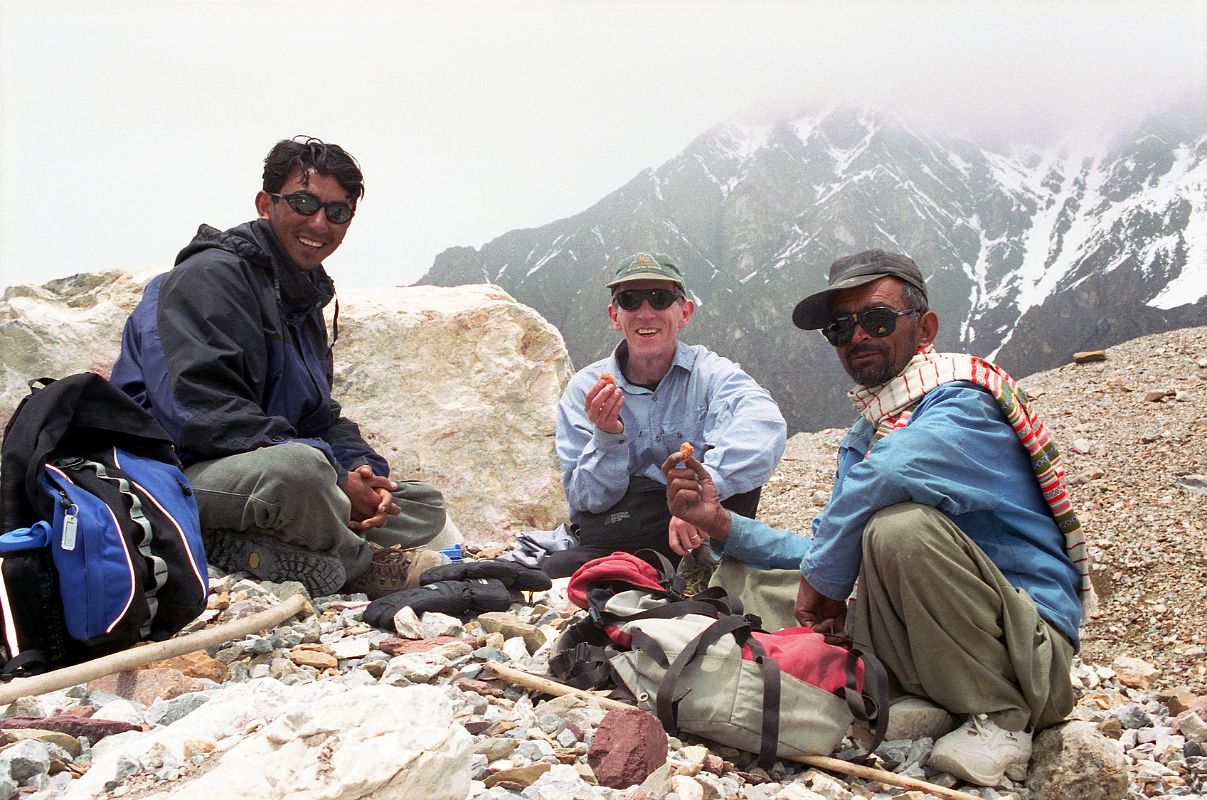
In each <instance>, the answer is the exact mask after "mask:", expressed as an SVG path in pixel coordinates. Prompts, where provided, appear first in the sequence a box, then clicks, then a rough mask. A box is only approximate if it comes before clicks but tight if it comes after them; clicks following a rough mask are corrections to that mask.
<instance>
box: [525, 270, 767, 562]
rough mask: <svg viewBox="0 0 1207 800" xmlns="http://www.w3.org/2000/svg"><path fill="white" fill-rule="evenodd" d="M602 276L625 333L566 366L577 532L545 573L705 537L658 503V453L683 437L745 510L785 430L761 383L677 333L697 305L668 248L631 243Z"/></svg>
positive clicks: (562, 416)
mask: <svg viewBox="0 0 1207 800" xmlns="http://www.w3.org/2000/svg"><path fill="white" fill-rule="evenodd" d="M606 286H607V288H608V289H609V290H610V291H611V293H612V297H611V302H610V303H609V304H608V318H609V319H610V320H611V322H612V327H613V328H614V329H615V330H618V331H620V332H621V334H622V335H623V336H624V340H623V341H621V342H620V344H618V345H617V347H616V349H615V350H614V351H613V352H612V354H611V355H610V356H608V357H607V358H604V359H601V360H600V361H597V362H595V363H594V364H591V365H590V366H588V367H586V368H584V369H582V370H580V371H579V372H578V373H577V374H576V375H575V376H574V377H573V378H571V380H570V383H569V385H568V386H567V387H566V391H565V393H564V394H563V395H562V399H561V403H560V404H559V407H558V418H557V453H558V457H559V459H560V460H561V464H562V482H563V484H564V485H565V489H566V499H567V501H568V502H569V505H570V517H571V520H573V521H574V522H575V523H576V525H577V527H578V537H579V544H578V546H577V547H572V548H570V549H569V550H562V551H559V552H556V553H554V554H552V555H551V556H550V557H549V558H548V559H547V560H546V561H545V562H544V563H543V564H542V569H544V570H545V572H546V573H548V574H549V576H550V577H564V576H567V575H570V574H572V573H573V572H574V570H575V569H577V568H578V567H579V566H581V565H583V564H585V563H586V562H587V561H590V560H591V559H594V558H599V557H601V556H605V555H608V554H610V553H612V552H615V551H624V552H633V551H635V550H639V549H642V548H652V549H654V550H658V551H660V552H662V553H663V554H664V555H666V556H667V557H668V558H670V559H671V560H672V561H673V562H676V563H677V562H678V560H679V558H680V557H681V556H683V555H686V554H687V553H689V552H691V551H693V550H695V549H696V548H698V547H700V546H701V545H702V544H705V543H706V542H707V540H708V537H707V535H705V534H704V533H703V532H701V531H699V530H698V529H697V528H696V527H695V526H693V525H690V524H689V523H687V522H685V521H683V520H681V519H677V518H674V517H672V516H671V514H670V512H669V511H668V510H667V505H666V478H665V476H664V475H663V474H662V470H661V468H660V467H661V464H662V462H663V461H664V460H665V459H666V458H667V456H668V455H670V454H671V453H672V452H675V451H677V450H679V448H680V445H682V444H683V443H689V444H691V445H692V447H693V449H694V452H695V456H696V458H697V459H699V461H700V463H702V464H703V465H704V468H705V469H706V470H708V472H709V474H710V475H711V476H712V478H713V481H714V482H715V483H716V485H717V490H718V493H719V495H720V497H721V499H722V500H723V501H724V503H725V506H726V507H727V508H731V509H734V510H735V511H738V513H742V514H743V515H749V516H753V515H754V513H755V510H756V509H757V508H758V499H759V492H760V489H761V487H762V486H763V484H764V483H766V482H767V479H768V478H770V477H771V473H772V472H773V471H774V470H775V467H776V465H777V464H778V463H779V460H780V457H781V456H782V455H783V453H784V444H785V441H786V438H787V425H786V424H785V423H784V417H783V415H782V414H781V413H780V410H779V407H778V406H777V405H776V404H775V400H773V399H772V398H771V395H770V394H769V393H768V392H767V390H766V389H764V388H763V387H762V386H759V385H758V384H757V383H756V382H755V381H754V379H753V378H751V377H750V376H749V375H747V374H746V373H745V372H743V371H742V369H741V368H740V367H739V366H738V365H737V364H735V363H734V362H732V361H730V360H729V359H727V358H723V357H721V356H719V355H717V354H716V353H714V352H712V351H710V350H708V349H707V348H705V347H703V346H701V345H687V344H684V343H682V342H680V341H679V338H678V337H679V331H680V330H682V329H683V328H684V327H685V326H686V325H687V323H688V321H690V320H691V317H692V314H693V312H694V311H695V308H696V306H695V304H694V303H693V302H692V301H691V300H690V299H689V298H688V296H687V289H686V286H685V284H684V280H683V273H682V271H681V270H680V269H679V268H678V267H677V266H676V265H675V264H674V262H673V261H672V260H671V258H670V257H669V256H667V255H665V254H663V253H651V252H645V253H636V254H634V255H631V256H629V257H628V258H625V259H624V260H622V261H621V262H620V265H619V266H618V267H617V269H616V274H615V276H614V277H613V279H612V280H611V281H609V282H608V283H607V284H606Z"/></svg>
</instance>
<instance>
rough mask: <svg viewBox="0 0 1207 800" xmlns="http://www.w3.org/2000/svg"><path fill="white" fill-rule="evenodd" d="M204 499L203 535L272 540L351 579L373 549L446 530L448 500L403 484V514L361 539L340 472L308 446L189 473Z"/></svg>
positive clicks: (399, 497)
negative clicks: (338, 567)
mask: <svg viewBox="0 0 1207 800" xmlns="http://www.w3.org/2000/svg"><path fill="white" fill-rule="evenodd" d="M185 474H186V475H187V476H188V478H189V481H190V483H192V485H193V492H194V494H195V495H196V498H197V510H198V512H199V515H200V517H201V528H202V531H203V532H204V531H208V530H215V529H225V530H237V531H245V532H249V533H257V534H262V535H266V536H272V537H275V538H278V539H280V540H281V541H283V542H288V543H289V544H292V545H295V546H298V547H303V548H305V549H307V550H312V551H314V552H319V553H329V554H331V555H335V556H338V557H339V559H340V561H341V562H342V563H343V565H344V571H345V573H346V574H347V575H348V578H349V579H352V578H355V577H357V576H359V575H360V574H361V573H363V572H364V571H365V570H367V569H368V568H369V563H370V561H371V560H372V552H371V550H370V548H369V542H370V541H371V542H373V543H374V544H379V545H383V546H389V545H392V544H400V545H402V546H403V547H418V546H419V545H423V544H427V543H428V542H430V541H431V540H432V539H434V538H436V536H437V534H439V533H440V532H441V530H442V529H443V528H444V525H445V512H444V498H443V496H442V495H441V494H440V491H439V490H438V489H436V487H434V486H431V485H430V484H427V483H422V482H420V481H396V483H397V484H398V489H397V490H396V491H395V492H394V502H396V503H397V504H398V507H399V508H401V509H402V513H400V514H398V515H396V516H391V517H389V518H388V519H387V521H386V525H385V526H384V527H381V528H374V529H372V530H370V531H367V532H366V533H365V535H363V536H362V535H361V534H358V533H356V532H355V531H353V530H352V529H351V528H349V527H348V520H349V519H351V517H352V504H351V502H350V501H349V500H348V497H347V495H345V494H344V492H343V490H341V489H340V488H339V486H338V484H336V481H335V469H334V468H333V467H332V466H331V465H330V464H329V463H328V462H327V459H326V457H324V456H323V454H322V453H321V452H320V451H318V450H316V449H315V448H313V447H310V446H309V445H304V444H300V443H298V442H287V443H285V444H281V445H276V446H274V447H263V448H260V449H258V450H252V451H250V452H247V453H239V454H238V455H233V456H227V457H225V458H219V459H215V460H213V461H203V462H200V463H198V464H193V465H192V466H190V467H188V468H187V469H185Z"/></svg>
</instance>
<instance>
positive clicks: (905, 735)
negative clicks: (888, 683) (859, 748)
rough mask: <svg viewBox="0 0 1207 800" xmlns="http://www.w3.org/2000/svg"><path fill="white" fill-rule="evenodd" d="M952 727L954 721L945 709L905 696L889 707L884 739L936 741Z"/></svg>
mask: <svg viewBox="0 0 1207 800" xmlns="http://www.w3.org/2000/svg"><path fill="white" fill-rule="evenodd" d="M954 726H955V719H953V718H952V716H951V713H950V712H948V711H947V709H945V708H939V707H938V706H937V705H935V704H934V703H932V702H930V701H929V700H923V699H922V698H921V697H913V696H906V697H902V698H901V699H899V700H896V701H894V702H893V703H891V704H890V705H889V709H888V728H887V729H886V730H885V732H884V739H885V741H892V740H893V739H921V738H923V737H928V738H931V739H938V738H939V737H940V736H942V735H943V734H945V733H948V732H949V731H951V729H952V728H953V727H954Z"/></svg>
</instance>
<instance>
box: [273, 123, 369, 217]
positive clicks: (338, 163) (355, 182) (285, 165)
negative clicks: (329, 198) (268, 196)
mask: <svg viewBox="0 0 1207 800" xmlns="http://www.w3.org/2000/svg"><path fill="white" fill-rule="evenodd" d="M295 167H297V168H300V169H301V170H302V172H303V180H305V172H306V170H307V168H312V169H313V170H314V171H315V172H317V173H318V174H320V175H330V176H331V177H332V178H335V180H336V181H337V182H338V183H339V185H340V186H341V187H343V189H344V191H346V192H347V193H348V196H349V197H350V198H352V205H353V206H354V207H355V206H356V201H357V200H359V199H360V198H362V197H364V196H365V176H364V175H362V174H361V171H360V165H359V164H357V163H356V159H355V158H353V157H352V156H351V155H349V154H348V152H347V151H346V150H344V148H342V147H340V146H339V145H338V144H327V143H326V142H324V141H323V140H322V139H316V138H314V137H313V136H295V137H293V138H292V139H282V140H281V141H279V142H277V143H276V144H275V145H273V148H272V149H271V150H269V151H268V155H267V156H265V158H264V191H266V192H279V191H281V189H282V187H284V186H285V181H286V180H287V179H288V178H289V173H290V172H292V171H293V169H294V168H295Z"/></svg>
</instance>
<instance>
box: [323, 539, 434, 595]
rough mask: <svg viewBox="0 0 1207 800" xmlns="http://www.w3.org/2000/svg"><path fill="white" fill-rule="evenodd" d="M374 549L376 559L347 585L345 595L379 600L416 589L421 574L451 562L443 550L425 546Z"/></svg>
mask: <svg viewBox="0 0 1207 800" xmlns="http://www.w3.org/2000/svg"><path fill="white" fill-rule="evenodd" d="M372 548H373V561H372V563H371V564H369V568H368V569H367V570H365V572H364V573H363V574H362V575H360V576H359V577H357V578H353V579H352V580H350V581H348V582H347V583H346V584H344V588H343V589H342V590H341V591H342V593H343V594H357V593H362V594H365V595H368V597H369V599H370V600H376V599H377V598H379V597H385V596H386V595H388V594H394V592H398V591H402V590H403V589H414V588H415V587H416V586H418V585H419V576H420V575H422V574H423V573H424V572H425V571H426V570H428V569H431V568H432V567H438V566H440V565H441V564H447V563H448V558H447V557H446V556H445V555H444V554H443V553H438V552H436V551H435V550H426V549H424V548H422V547H416V548H412V549H410V550H403V549H402V546H401V545H397V544H395V545H391V546H389V547H379V546H378V545H372Z"/></svg>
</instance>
